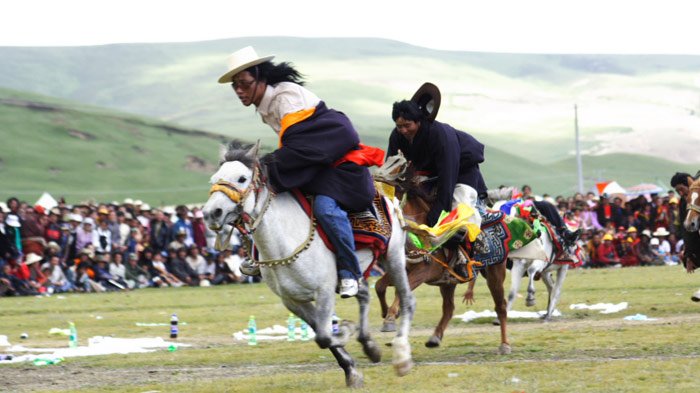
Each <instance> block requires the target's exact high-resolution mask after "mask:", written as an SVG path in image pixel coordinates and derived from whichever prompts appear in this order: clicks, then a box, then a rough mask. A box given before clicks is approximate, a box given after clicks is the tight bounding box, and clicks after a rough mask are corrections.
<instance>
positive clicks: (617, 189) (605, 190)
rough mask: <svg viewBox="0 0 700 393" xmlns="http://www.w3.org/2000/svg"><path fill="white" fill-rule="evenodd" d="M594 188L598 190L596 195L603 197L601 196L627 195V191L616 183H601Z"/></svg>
mask: <svg viewBox="0 0 700 393" xmlns="http://www.w3.org/2000/svg"><path fill="white" fill-rule="evenodd" d="M596 187H597V188H598V194H599V195H603V194H608V195H613V194H623V195H625V194H627V190H625V189H624V188H623V187H622V186H621V185H620V183H618V182H616V181H611V182H603V183H597V184H596Z"/></svg>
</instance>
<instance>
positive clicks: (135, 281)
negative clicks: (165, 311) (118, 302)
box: [124, 254, 152, 289]
mask: <svg viewBox="0 0 700 393" xmlns="http://www.w3.org/2000/svg"><path fill="white" fill-rule="evenodd" d="M150 258H152V257H150ZM124 281H126V284H127V285H128V286H129V288H130V289H137V288H146V287H148V286H150V281H151V275H150V274H149V273H148V270H147V269H146V268H145V267H143V266H140V265H139V259H138V255H136V254H129V258H128V262H127V264H126V267H125V272H124Z"/></svg>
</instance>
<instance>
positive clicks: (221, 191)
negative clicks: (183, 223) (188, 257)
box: [202, 141, 260, 232]
mask: <svg viewBox="0 0 700 393" xmlns="http://www.w3.org/2000/svg"><path fill="white" fill-rule="evenodd" d="M259 147H260V142H258V143H257V144H255V145H244V144H242V143H240V142H238V141H233V142H231V143H229V145H228V146H227V147H226V148H224V149H222V150H221V161H220V164H221V165H220V166H219V170H218V171H216V173H214V175H212V177H211V180H210V181H209V182H210V183H211V189H210V190H209V199H208V200H207V203H206V204H205V205H204V208H203V209H202V213H203V214H204V221H205V222H206V223H207V226H208V227H209V228H211V230H213V231H215V232H218V231H220V230H221V229H222V228H223V227H224V226H225V225H229V224H232V223H234V222H236V221H238V220H239V219H240V218H241V217H242V215H243V214H245V212H250V211H252V210H253V208H254V207H255V198H256V192H255V191H254V190H253V189H254V188H256V187H257V186H258V184H256V183H258V182H259V176H260V174H259V171H260V169H259V163H258V149H259ZM251 191H252V192H251Z"/></svg>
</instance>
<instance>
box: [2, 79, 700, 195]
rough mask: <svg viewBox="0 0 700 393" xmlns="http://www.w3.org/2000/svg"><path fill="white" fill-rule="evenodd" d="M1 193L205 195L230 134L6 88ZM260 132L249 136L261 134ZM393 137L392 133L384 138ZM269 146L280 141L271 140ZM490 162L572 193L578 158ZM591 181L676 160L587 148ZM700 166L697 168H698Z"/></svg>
mask: <svg viewBox="0 0 700 393" xmlns="http://www.w3.org/2000/svg"><path fill="white" fill-rule="evenodd" d="M0 124H2V128H1V129H0V130H1V131H2V135H3V139H4V141H7V142H6V143H3V144H1V145H0V184H2V185H3V186H2V187H0V200H5V199H7V198H9V197H10V196H17V197H19V198H21V199H25V200H27V201H29V202H30V203H31V202H33V201H35V200H36V199H37V198H38V197H39V196H40V195H41V193H42V192H44V191H48V192H50V193H51V194H52V195H53V196H54V197H61V196H64V197H65V198H66V200H67V201H68V202H69V203H77V202H80V201H84V200H88V199H92V200H97V201H112V200H118V201H121V200H123V199H124V198H126V197H130V198H138V199H141V200H143V201H145V202H147V203H151V204H154V205H163V204H174V203H192V202H202V201H204V200H205V199H206V196H207V189H208V187H207V182H208V180H209V177H210V176H211V174H212V173H213V171H214V169H215V167H216V161H217V160H218V146H219V145H220V143H221V142H223V141H224V140H225V138H223V137H222V136H221V135H218V134H213V133H208V132H205V131H200V130H196V129H188V128H183V127H179V126H176V125H173V124H170V123H165V122H162V121H159V120H153V119H149V118H145V117H139V116H133V115H130V114H124V113H120V112H116V111H112V110H106V109H103V108H97V107H91V106H87V105H82V104H78V103H74V102H70V101H66V100H61V99H55V98H48V97H43V96H38V95H35V94H28V93H23V92H17V91H12V90H7V89H0ZM254 137H255V136H253V138H246V140H248V141H253V140H254ZM377 142H381V143H375V144H376V145H378V146H382V147H383V146H384V144H385V143H386V141H385V140H377ZM266 148H267V150H270V149H272V148H274V144H268V145H266ZM486 157H487V160H486V163H485V164H484V165H482V171H483V173H484V176H485V178H486V180H487V184H488V185H489V186H490V187H497V186H499V185H501V184H504V185H517V186H520V185H522V184H525V183H527V184H530V185H531V186H532V187H533V188H534V190H535V191H536V192H540V193H541V192H549V193H551V194H564V195H570V194H571V193H573V191H574V185H575V184H576V179H575V176H574V175H573V173H575V163H574V162H573V161H572V160H565V161H561V162H557V163H555V164H546V165H545V164H541V163H537V162H535V161H531V160H527V159H524V158H521V157H519V156H516V155H513V154H510V153H508V152H506V151H504V150H501V149H499V148H498V147H496V146H488V147H487V150H486ZM584 166H585V168H586V175H587V182H586V186H587V187H590V186H592V185H593V183H594V179H595V178H596V177H599V176H605V177H607V178H613V179H618V180H619V181H620V182H621V183H622V184H623V185H625V186H629V185H633V184H636V183H637V182H642V181H650V180H653V181H655V182H656V181H657V180H658V183H661V184H662V185H666V183H667V181H668V179H667V178H668V177H670V174H672V173H673V172H674V171H676V170H686V171H688V172H691V171H694V170H695V169H694V168H693V167H692V166H680V165H676V164H673V163H671V162H668V161H664V160H659V159H650V158H648V157H640V156H629V155H606V156H603V157H585V159H584ZM693 173H694V172H693Z"/></svg>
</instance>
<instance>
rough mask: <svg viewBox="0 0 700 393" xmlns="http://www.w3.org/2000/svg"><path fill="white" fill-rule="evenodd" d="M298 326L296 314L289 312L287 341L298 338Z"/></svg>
mask: <svg viewBox="0 0 700 393" xmlns="http://www.w3.org/2000/svg"><path fill="white" fill-rule="evenodd" d="M296 327H297V318H296V317H295V316H294V314H292V313H289V317H288V318H287V341H294V340H296V337H295V334H296V332H295V330H296Z"/></svg>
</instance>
